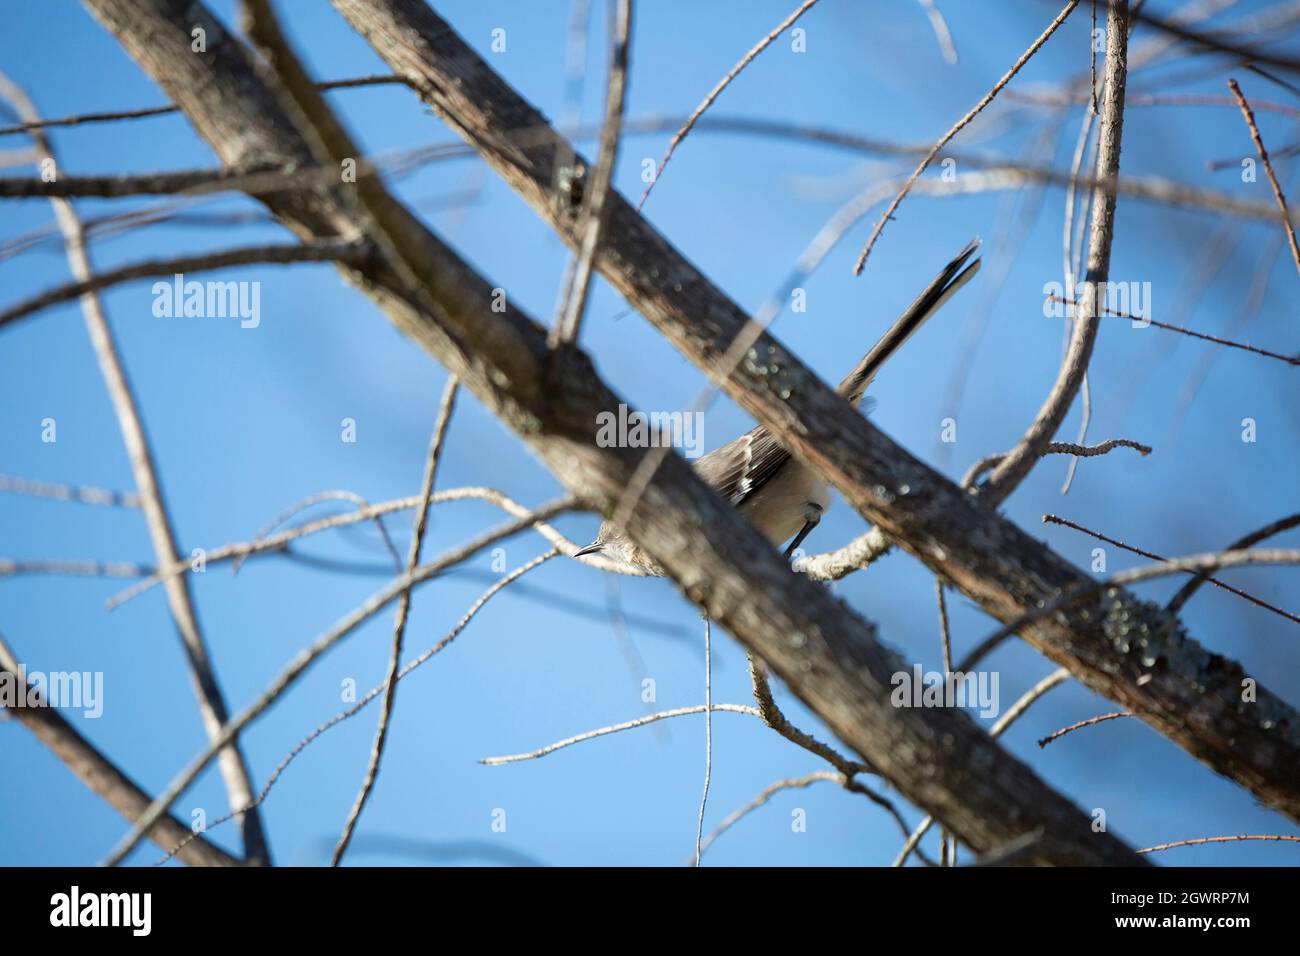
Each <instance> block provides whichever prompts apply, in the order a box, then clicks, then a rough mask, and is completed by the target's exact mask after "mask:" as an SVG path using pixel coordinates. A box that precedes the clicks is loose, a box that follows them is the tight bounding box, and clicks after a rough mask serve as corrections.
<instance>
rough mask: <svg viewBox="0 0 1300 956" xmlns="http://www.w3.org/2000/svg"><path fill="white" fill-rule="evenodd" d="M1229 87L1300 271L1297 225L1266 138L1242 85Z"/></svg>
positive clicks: (1233, 83) (1297, 268)
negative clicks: (1256, 152) (1279, 211)
mask: <svg viewBox="0 0 1300 956" xmlns="http://www.w3.org/2000/svg"><path fill="white" fill-rule="evenodd" d="M1228 89H1230V90H1232V95H1233V96H1235V97H1236V98H1237V103H1238V105H1239V106H1241V115H1242V116H1244V117H1245V118H1246V128H1247V129H1249V130H1250V138H1251V139H1253V140H1254V141H1255V149H1256V150H1258V151H1259V158H1260V160H1261V161H1263V163H1264V173H1265V175H1267V176H1268V181H1269V184H1270V185H1271V186H1272V187H1273V195H1274V197H1276V198H1277V205H1278V208H1279V209H1281V210H1282V222H1283V225H1284V227H1285V228H1286V238H1287V241H1288V242H1289V243H1290V244H1291V258H1292V259H1294V260H1295V267H1296V271H1297V272H1300V245H1297V244H1296V238H1295V227H1294V226H1292V225H1291V219H1290V213H1289V212H1288V210H1287V207H1286V196H1285V195H1283V193H1282V186H1281V184H1280V183H1278V181H1277V175H1276V174H1275V173H1274V172H1273V163H1272V162H1271V161H1270V160H1269V158H1268V150H1266V149H1265V148H1264V139H1263V137H1261V136H1260V135H1259V127H1258V126H1257V125H1255V114H1254V113H1252V112H1251V109H1250V104H1249V103H1247V102H1246V97H1245V96H1243V95H1242V92H1241V87H1240V86H1238V85H1237V81H1236V80H1233V79H1229V80H1228Z"/></svg>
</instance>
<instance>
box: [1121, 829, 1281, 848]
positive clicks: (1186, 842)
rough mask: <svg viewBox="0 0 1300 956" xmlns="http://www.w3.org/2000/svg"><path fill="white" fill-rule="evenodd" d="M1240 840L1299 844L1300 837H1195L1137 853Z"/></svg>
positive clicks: (1258, 834)
mask: <svg viewBox="0 0 1300 956" xmlns="http://www.w3.org/2000/svg"><path fill="white" fill-rule="evenodd" d="M1242 840H1272V841H1275V842H1286V843H1300V836H1290V835H1289V834H1279V833H1249V834H1242V835H1241V836H1214V837H1197V838H1196V839H1193V840H1175V841H1174V842H1173V843H1161V844H1160V845H1159V846H1149V847H1147V848H1146V849H1145V850H1138V852H1139V853H1159V852H1160V851H1161V850H1172V849H1174V848H1175V847H1180V846H1203V845H1204V844H1206V843H1236V842H1238V841H1242Z"/></svg>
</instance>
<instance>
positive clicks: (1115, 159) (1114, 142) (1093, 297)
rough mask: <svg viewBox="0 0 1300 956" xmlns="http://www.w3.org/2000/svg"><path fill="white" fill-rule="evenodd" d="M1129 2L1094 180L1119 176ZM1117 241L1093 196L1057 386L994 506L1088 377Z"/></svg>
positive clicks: (1038, 453) (1117, 22)
mask: <svg viewBox="0 0 1300 956" xmlns="http://www.w3.org/2000/svg"><path fill="white" fill-rule="evenodd" d="M1128 28H1129V18H1128V0H1114V2H1112V3H1110V4H1109V5H1108V6H1107V13H1106V68H1105V84H1106V91H1105V98H1104V100H1103V102H1102V110H1101V127H1100V131H1099V133H1098V148H1097V177H1098V178H1100V179H1114V178H1117V177H1118V176H1119V155H1120V141H1121V139H1122V136H1123V131H1124V91H1125V86H1126V83H1127V79H1128ZM1114 238H1115V197H1114V196H1112V195H1107V194H1106V193H1104V192H1102V191H1100V190H1094V191H1093V197H1092V227H1091V232H1090V236H1089V241H1088V263H1087V274H1086V275H1085V281H1084V285H1083V304H1082V307H1081V311H1080V314H1078V315H1077V316H1075V317H1074V333H1073V335H1072V336H1071V337H1070V344H1069V347H1068V349H1067V350H1066V355H1065V360H1064V362H1062V364H1061V369H1060V372H1059V373H1058V375H1057V379H1056V382H1055V384H1054V385H1053V386H1052V390H1051V392H1049V393H1048V396H1047V399H1046V400H1045V401H1044V403H1043V405H1042V407H1041V408H1040V409H1039V411H1038V414H1037V416H1036V417H1035V418H1034V421H1033V423H1032V424H1031V425H1030V426H1029V429H1028V431H1026V432H1025V435H1024V437H1023V438H1022V439H1021V440H1020V443H1019V444H1018V445H1016V447H1015V448H1014V449H1012V450H1011V452H1010V454H1008V455H1007V457H1006V458H1005V459H1003V461H1002V462H1001V463H1000V464H999V465H998V466H997V469H996V470H995V471H994V472H993V476H992V477H991V478H990V479H989V481H988V484H987V485H985V486H984V487H983V488H982V489H981V490H980V493H979V497H980V499H981V500H984V501H987V502H988V503H989V505H990V507H997V506H998V505H999V504H1001V503H1002V502H1003V501H1005V500H1006V498H1007V496H1008V495H1009V494H1010V493H1011V492H1012V491H1013V490H1015V488H1016V487H1017V486H1018V485H1019V484H1020V482H1022V481H1023V480H1024V479H1025V477H1026V476H1027V475H1028V474H1029V472H1030V470H1031V469H1032V468H1033V467H1034V465H1035V463H1036V462H1037V461H1038V459H1039V458H1041V457H1042V455H1043V453H1044V451H1045V450H1046V448H1047V446H1048V445H1049V444H1050V443H1051V441H1052V438H1053V436H1054V435H1055V434H1056V432H1057V430H1058V429H1059V428H1060V427H1061V422H1062V421H1064V419H1065V415H1066V413H1067V412H1068V411H1069V410H1070V406H1071V405H1072V404H1073V403H1074V398H1075V396H1076V395H1077V394H1078V392H1079V388H1080V386H1081V385H1082V384H1083V380H1084V377H1085V376H1086V375H1087V372H1088V362H1089V360H1090V359H1091V358H1092V349H1093V345H1094V344H1095V342H1096V339H1097V328H1098V324H1099V314H1100V311H1101V309H1100V298H1101V295H1102V290H1103V289H1104V287H1105V284H1106V282H1107V278H1108V276H1109V273H1110V250H1111V245H1112V243H1113V242H1114Z"/></svg>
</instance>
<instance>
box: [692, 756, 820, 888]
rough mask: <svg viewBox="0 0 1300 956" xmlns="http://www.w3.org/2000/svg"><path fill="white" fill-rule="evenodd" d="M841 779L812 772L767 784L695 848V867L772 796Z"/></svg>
mask: <svg viewBox="0 0 1300 956" xmlns="http://www.w3.org/2000/svg"><path fill="white" fill-rule="evenodd" d="M843 779H844V778H843V776H842V775H841V774H838V773H836V772H835V771H833V770H817V771H814V772H813V773H809V774H805V775H804V776H802V777H790V778H788V779H786V780H778V781H776V782H775V783H771V784H768V785H767V786H766V787H764V788H763V789H762V790H760V791H759V794H758V796H756V797H755V798H754V799H753V800H750V801H749V802H748V803H746V804H745V805H744V806H743V807H740V808H739V809H736V810H733V811H732V812H731V813H729V814H727V815H726V816H725V817H723V818H722V822H721V823H719V824H718V825H717V826H716V827H714V829H713V830H712V831H711V832H710V833H709V835H708V836H707V837H705V838H704V839H703V841H702V842H701V843H700V845H699V846H698V847H696V851H695V853H696V855H695V860H694V863H695V865H696V866H699V858H700V855H701V854H702V853H703V852H704V851H705V850H707V849H708V848H709V847H711V846H713V844H714V842H715V841H717V839H718V837H720V836H722V834H724V833H726V832H727V831H728V830H730V829H731V828H732V827H733V826H735V825H736V824H737V823H739V822H740V821H741V820H742V819H744V818H745V817H747V816H749V814H751V813H753V812H754V811H755V810H758V809H760V808H761V807H763V806H766V805H767V802H768V801H769V800H771V799H772V798H773V797H774V796H776V795H777V794H778V793H780V792H781V791H783V790H802V789H804V788H805V787H811V786H812V785H813V784H814V783H820V782H821V781H826V782H828V783H839V782H840V781H841V780H843Z"/></svg>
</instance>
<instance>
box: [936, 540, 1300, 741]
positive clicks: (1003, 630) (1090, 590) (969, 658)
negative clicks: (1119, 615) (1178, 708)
mask: <svg viewBox="0 0 1300 956" xmlns="http://www.w3.org/2000/svg"><path fill="white" fill-rule="evenodd" d="M1254 564H1287V565H1289V564H1300V550H1289V549H1286V548H1256V549H1253V550H1249V551H1210V552H1202V553H1201V554H1190V555H1187V556H1185V557H1182V558H1171V559H1169V560H1167V561H1160V562H1157V563H1155V564H1148V565H1145V566H1143V567H1140V568H1131V569H1130V570H1128V571H1120V572H1118V573H1116V574H1112V575H1111V576H1110V577H1108V578H1104V579H1102V580H1100V581H1093V582H1091V583H1089V584H1088V585H1086V586H1080V587H1078V588H1075V589H1073V590H1072V591H1070V592H1069V593H1068V594H1064V595H1062V596H1061V597H1059V598H1057V599H1056V600H1054V601H1048V602H1046V603H1044V604H1043V605H1041V606H1039V607H1035V608H1033V609H1031V610H1028V611H1026V612H1024V613H1023V614H1021V615H1020V616H1019V617H1017V618H1015V619H1014V620H1012V621H1011V622H1009V623H1008V624H1005V625H1003V626H1002V627H1000V628H998V629H997V630H996V631H994V632H993V633H992V634H990V635H989V636H988V637H986V638H985V639H984V640H982V641H980V643H979V644H977V645H976V646H975V649H974V650H972V651H971V652H970V653H969V654H967V655H966V658H965V659H964V660H963V661H962V662H961V664H959V665H958V667H957V669H958V670H959V671H961V672H962V673H966V672H967V671H969V670H970V669H971V668H973V667H974V666H975V664H976V663H978V662H979V661H980V660H982V659H983V658H985V657H986V656H988V655H989V654H990V653H992V652H993V651H994V650H995V649H996V648H998V647H999V646H1000V645H1001V644H1002V642H1003V641H1005V640H1006V639H1007V638H1008V637H1010V636H1011V635H1013V634H1015V633H1016V632H1017V631H1019V630H1022V629H1023V628H1026V627H1028V626H1029V625H1030V624H1033V623H1034V622H1036V621H1039V620H1041V619H1042V618H1044V617H1049V616H1051V615H1053V614H1055V613H1056V612H1058V611H1060V610H1062V609H1064V608H1067V607H1070V606H1071V605H1073V604H1077V603H1078V602H1080V601H1083V600H1085V599H1087V598H1089V597H1091V596H1093V595H1095V594H1097V593H1098V592H1099V591H1105V590H1108V589H1110V588H1120V587H1128V586H1129V585H1131V584H1137V583H1138V582H1140V581H1149V580H1151V579H1153V578H1162V577H1168V576H1170V575H1173V574H1185V573H1192V572H1197V571H1213V570H1216V569H1218V568H1235V567H1242V566H1245V565H1254ZM1139 716H1141V715H1139Z"/></svg>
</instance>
